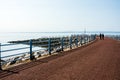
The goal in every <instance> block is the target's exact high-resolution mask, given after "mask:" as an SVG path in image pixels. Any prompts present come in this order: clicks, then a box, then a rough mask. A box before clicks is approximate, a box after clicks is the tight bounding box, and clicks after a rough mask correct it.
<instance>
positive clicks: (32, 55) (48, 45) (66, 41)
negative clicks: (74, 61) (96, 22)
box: [0, 35, 96, 70]
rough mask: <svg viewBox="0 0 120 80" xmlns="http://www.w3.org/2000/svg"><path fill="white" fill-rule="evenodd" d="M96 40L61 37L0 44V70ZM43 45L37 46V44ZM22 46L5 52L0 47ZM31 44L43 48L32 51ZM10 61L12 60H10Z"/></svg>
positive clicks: (94, 37)
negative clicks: (5, 66)
mask: <svg viewBox="0 0 120 80" xmlns="http://www.w3.org/2000/svg"><path fill="white" fill-rule="evenodd" d="M95 39H96V36H95V35H72V36H70V37H61V38H48V39H47V40H44V41H33V40H29V42H27V43H26V42H25V43H11V44H2V43H0V70H2V68H3V66H4V65H7V64H8V63H9V65H11V64H15V63H16V62H17V61H19V62H20V61H22V60H23V59H24V60H26V59H29V60H34V59H36V58H38V57H40V56H41V54H45V53H46V54H49V55H51V54H52V53H55V52H61V51H64V50H65V49H72V48H76V47H79V46H82V45H83V44H87V43H89V42H91V41H93V40H95ZM40 42H41V43H43V44H39V43H40ZM20 44H24V45H27V46H25V47H23V46H24V45H23V46H22V47H20V48H14V49H7V50H2V47H5V46H13V45H20ZM33 44H37V45H39V46H41V47H43V48H40V49H39V48H38V47H37V50H34V48H35V47H36V46H35V45H33ZM25 49H28V51H27V52H26V51H25V52H24V50H25ZM18 50H22V51H23V52H21V53H19V52H17V53H15V54H12V55H6V56H2V55H1V53H2V54H4V53H5V52H8V53H11V51H18ZM11 59H12V60H11Z"/></svg>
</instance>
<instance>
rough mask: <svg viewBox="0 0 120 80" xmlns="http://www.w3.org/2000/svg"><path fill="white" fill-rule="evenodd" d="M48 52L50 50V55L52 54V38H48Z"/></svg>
mask: <svg viewBox="0 0 120 80" xmlns="http://www.w3.org/2000/svg"><path fill="white" fill-rule="evenodd" d="M48 52H49V55H51V39H50V38H49V40H48Z"/></svg>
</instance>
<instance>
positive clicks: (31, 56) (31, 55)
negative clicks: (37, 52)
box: [30, 40, 33, 60]
mask: <svg viewBox="0 0 120 80" xmlns="http://www.w3.org/2000/svg"><path fill="white" fill-rule="evenodd" d="M30 60H33V54H32V40H30Z"/></svg>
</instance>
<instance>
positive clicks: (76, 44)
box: [76, 35, 78, 47]
mask: <svg viewBox="0 0 120 80" xmlns="http://www.w3.org/2000/svg"><path fill="white" fill-rule="evenodd" d="M76 46H77V47H78V35H77V36H76Z"/></svg>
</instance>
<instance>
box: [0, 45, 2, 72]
mask: <svg viewBox="0 0 120 80" xmlns="http://www.w3.org/2000/svg"><path fill="white" fill-rule="evenodd" d="M1 62H2V59H1V43H0V70H2V64H1Z"/></svg>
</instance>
